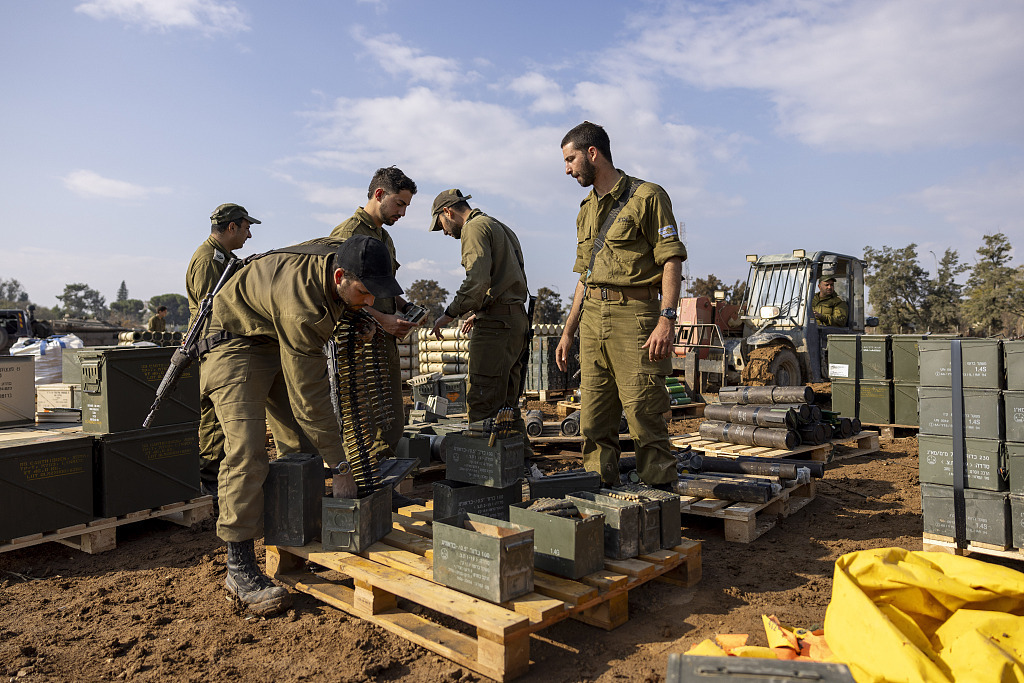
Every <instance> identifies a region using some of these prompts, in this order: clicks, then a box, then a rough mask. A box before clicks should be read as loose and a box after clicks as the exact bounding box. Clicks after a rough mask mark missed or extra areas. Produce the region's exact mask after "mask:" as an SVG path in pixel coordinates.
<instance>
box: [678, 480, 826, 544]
mask: <svg viewBox="0 0 1024 683" xmlns="http://www.w3.org/2000/svg"><path fill="white" fill-rule="evenodd" d="M814 496H815V481H814V480H813V479H812V480H811V481H809V482H808V483H806V484H800V485H799V486H794V487H792V488H788V489H783V490H782V492H781V493H780V494H779V495H777V496H775V497H774V498H772V499H771V500H769V501H768V502H766V503H742V502H732V501H724V500H718V499H714V498H693V497H689V496H687V497H684V498H683V499H682V513H683V514H684V515H687V514H689V515H696V516H699V517H710V518H715V519H721V520H722V522H723V523H724V526H725V540H727V541H732V542H735V543H751V542H753V541H755V540H757V539H758V538H760V537H761V536H763V535H764V534H766V533H767V532H768V531H770V530H771V529H773V528H774V527H775V525H776V523H777V522H778V519H779V517H789V516H790V515H792V514H794V513H796V512H798V511H799V510H802V509H803V508H804V507H806V506H807V505H808V504H809V503H810V502H811V501H812V500H814Z"/></svg>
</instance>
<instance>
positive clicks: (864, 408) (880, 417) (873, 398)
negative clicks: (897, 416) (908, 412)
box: [857, 379, 893, 425]
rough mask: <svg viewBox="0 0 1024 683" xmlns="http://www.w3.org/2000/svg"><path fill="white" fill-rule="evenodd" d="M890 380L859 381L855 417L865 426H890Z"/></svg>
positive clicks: (891, 412)
mask: <svg viewBox="0 0 1024 683" xmlns="http://www.w3.org/2000/svg"><path fill="white" fill-rule="evenodd" d="M892 409H893V402H892V380H884V379H883V380H867V379H864V380H860V382H859V386H858V387H857V417H858V418H860V421H861V422H863V423H865V424H882V425H887V424H892V414H893V410H892Z"/></svg>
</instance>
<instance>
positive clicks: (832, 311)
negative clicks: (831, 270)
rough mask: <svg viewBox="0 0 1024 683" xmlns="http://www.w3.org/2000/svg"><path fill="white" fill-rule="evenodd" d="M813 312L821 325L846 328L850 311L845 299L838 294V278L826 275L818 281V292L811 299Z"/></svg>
mask: <svg viewBox="0 0 1024 683" xmlns="http://www.w3.org/2000/svg"><path fill="white" fill-rule="evenodd" d="M811 310H812V311H814V319H815V320H817V321H818V324H819V325H825V326H827V327H846V322H847V320H848V319H849V316H850V309H849V307H848V306H847V305H846V302H845V301H843V298H842V297H841V296H839V295H838V294H836V278H835V276H834V275H830V274H825V275H824V276H823V277H822V279H821V280H819V281H818V291H817V293H815V295H814V297H813V298H812V299H811Z"/></svg>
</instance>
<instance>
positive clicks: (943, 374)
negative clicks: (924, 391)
mask: <svg viewBox="0 0 1024 683" xmlns="http://www.w3.org/2000/svg"><path fill="white" fill-rule="evenodd" d="M960 346H961V355H962V364H961V374H962V376H963V385H964V386H965V387H971V388H974V389H1002V388H1003V351H1002V348H1001V347H1000V340H998V339H961V340H960ZM918 348H919V349H920V367H921V386H923V387H952V386H953V384H952V379H951V370H950V365H951V362H950V350H949V348H950V342H949V340H948V339H922V340H921V341H920V342H918Z"/></svg>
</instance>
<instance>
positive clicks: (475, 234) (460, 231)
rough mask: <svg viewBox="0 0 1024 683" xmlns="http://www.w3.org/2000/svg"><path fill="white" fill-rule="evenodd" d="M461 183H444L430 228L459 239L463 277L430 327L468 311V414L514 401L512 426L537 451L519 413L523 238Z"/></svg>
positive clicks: (479, 416) (524, 327)
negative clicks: (477, 205) (475, 203)
mask: <svg viewBox="0 0 1024 683" xmlns="http://www.w3.org/2000/svg"><path fill="white" fill-rule="evenodd" d="M467 199H472V195H465V196H463V194H462V191H461V190H457V189H452V190H445V191H444V192H442V193H441V194H439V195H437V197H435V198H434V205H433V207H432V209H431V216H432V217H431V221H430V230H431V231H435V230H443V231H444V234H446V235H448V236H449V237H454V238H455V239H457V240H460V241H461V243H462V267H463V268H465V269H466V279H465V280H464V281H463V282H462V286H461V287H459V291H458V292H456V293H455V298H454V299H453V300H452V303H451V304H450V305H449V306H448V308H446V309H445V311H444V313H443V314H441V315H440V316H439V317H438V318H437V320H435V321H434V329H433V330H432V332H433V334H434V336H435V337H437V338H438V339H441V328H442V327H445V326H446V325H448V324H449V323H451V322H452V321H453V320H455V319H456V318H459V317H461V316H463V315H465V314H467V313H472V315H471V316H470V317H469V318H467V319H466V321H465V322H464V323H463V325H462V329H463V331H465V332H468V331H469V330H472V331H473V336H471V337H470V338H469V386H468V387H467V391H466V402H467V404H468V408H469V421H470V422H478V421H480V420H485V419H487V418H489V417H494V416H495V415H497V414H498V410H500V409H501V408H504V407H509V408H515V410H516V415H517V416H516V421H515V428H516V429H518V430H519V431H520V432H522V434H523V442H524V444H525V445H526V455H527V457H529V456H531V455H533V451H532V449H531V448H530V440H529V438H527V436H526V423H525V422H524V421H523V416H522V415H521V414H519V409H518V403H519V395H520V393H521V389H522V382H523V381H524V378H523V377H522V373H521V368H520V365H519V359H520V357H521V356H522V354H523V353H525V352H526V351H527V348H526V344H527V333H528V332H529V329H528V328H529V324H530V323H529V319H528V318H527V314H526V308H525V304H526V301H527V298H528V297H529V296H530V293H529V290H528V289H527V286H526V268H525V266H524V264H523V250H522V248H521V247H520V246H519V238H518V237H516V234H515V233H514V232H512V230H511V229H510V228H509V227H508V226H506V225H505V224H504V223H501V222H500V221H497V220H495V219H494V218H491V217H490V216H488V215H487V214H485V213H484V212H483V211H481V210H480V209H471V208H470V206H469V203H468V202H467V201H466V200H467Z"/></svg>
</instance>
